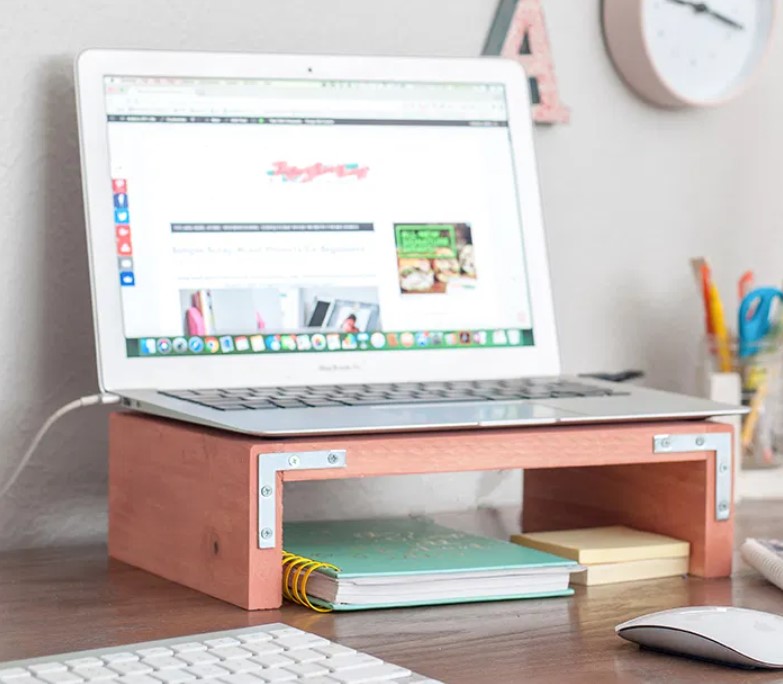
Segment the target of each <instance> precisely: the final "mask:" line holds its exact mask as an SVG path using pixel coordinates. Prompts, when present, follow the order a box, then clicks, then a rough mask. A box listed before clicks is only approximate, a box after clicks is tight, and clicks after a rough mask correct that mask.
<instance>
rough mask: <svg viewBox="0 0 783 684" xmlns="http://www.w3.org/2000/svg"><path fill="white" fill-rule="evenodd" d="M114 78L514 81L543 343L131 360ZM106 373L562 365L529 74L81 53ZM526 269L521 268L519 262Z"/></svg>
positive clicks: (537, 331)
mask: <svg viewBox="0 0 783 684" xmlns="http://www.w3.org/2000/svg"><path fill="white" fill-rule="evenodd" d="M105 76H142V77H143V76H150V77H154V76H171V77H193V78H198V77H213V78H227V77H235V78H299V79H316V80H321V79H338V80H373V79H377V80H386V81H389V80H395V81H411V82H413V81H422V82H440V81H443V82H461V83H501V84H503V85H504V86H505V89H506V96H507V103H508V107H509V117H508V122H509V130H510V134H511V141H512V148H513V156H514V162H515V173H516V177H517V185H518V196H519V198H520V208H519V211H520V216H521V221H522V226H523V234H524V251H525V265H524V267H525V268H526V269H527V273H528V286H529V291H530V301H531V308H532V312H531V313H532V320H533V333H534V338H535V344H534V345H533V346H530V347H516V348H486V349H481V348H478V349H476V348H470V349H427V350H400V351H365V352H319V353H317V354H316V353H288V354H285V353H270V354H268V355H267V354H258V355H236V356H231V355H226V356H221V355H215V356H207V357H193V356H183V357H155V358H150V357H128V356H126V343H125V336H124V332H123V322H122V307H121V300H120V287H119V282H118V278H117V268H116V255H115V242H114V233H113V223H112V220H111V219H112V216H113V208H112V197H111V192H109V188H110V187H111V185H110V184H111V174H110V163H109V147H108V135H107V122H106V106H105V100H104V90H103V88H104V77H105ZM76 78H77V105H78V113H79V128H80V141H81V158H82V177H83V184H84V198H85V213H86V222H87V244H88V250H89V257H90V269H91V287H92V300H93V316H94V320H95V334H96V352H97V360H98V375H99V380H100V384H101V387H102V389H104V390H106V391H116V390H123V389H124V390H131V389H178V388H179V389H182V388H201V387H218V386H220V387H247V386H263V385H300V384H337V383H355V382H392V381H410V380H417V381H438V380H460V379H463V380H467V379H475V378H487V379H491V378H501V377H509V376H528V375H556V374H558V373H559V372H560V360H559V355H558V345H557V335H556V329H555V320H554V311H553V305H552V293H551V286H550V280H549V268H548V262H547V254H546V243H545V236H544V229H543V220H542V215H541V203H540V194H539V187H538V178H537V169H536V163H535V155H534V147H533V136H532V124H531V119H530V101H529V92H528V84H527V83H528V82H527V78H526V76H525V74H524V72H522V70H521V67H520V66H519V65H518V64H517V63H515V62H513V61H510V60H504V59H500V58H481V59H456V58H405V57H403V58H400V57H361V58H358V57H338V56H329V57H326V56H304V55H255V54H253V55H251V54H238V53H237V54H231V53H202V52H194V53H185V52H159V51H125V50H87V51H85V52H83V53H82V54H81V55H80V56H79V57H78V59H77V63H76ZM520 266H522V264H520Z"/></svg>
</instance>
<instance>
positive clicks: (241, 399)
mask: <svg viewBox="0 0 783 684" xmlns="http://www.w3.org/2000/svg"><path fill="white" fill-rule="evenodd" d="M161 394H164V395H166V396H168V397H173V398H175V399H182V400H184V401H189V402H192V403H194V404H198V405H200V406H207V407H209V408H213V409H218V410H220V411H249V410H259V409H280V408H321V407H343V406H379V405H393V404H416V403H433V402H437V403H444V402H464V401H508V400H522V399H535V400H542V399H560V398H563V397H606V396H618V395H626V394H628V392H623V391H618V390H612V389H607V388H606V387H598V386H595V385H590V384H586V383H581V382H575V381H573V380H567V379H563V378H521V379H513V380H472V381H463V382H427V383H424V382H400V383H388V384H373V385H318V386H312V387H247V388H239V389H236V388H232V389H205V390H178V391H173V390H170V391H166V392H161Z"/></svg>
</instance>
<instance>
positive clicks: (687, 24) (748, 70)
mask: <svg viewBox="0 0 783 684" xmlns="http://www.w3.org/2000/svg"><path fill="white" fill-rule="evenodd" d="M774 3H775V0H707V2H698V1H696V0H603V7H602V19H603V29H604V36H605V39H606V44H607V48H608V50H609V54H610V56H611V58H612V61H613V62H614V64H615V66H616V68H617V70H618V71H619V72H620V74H621V75H622V77H623V78H624V79H625V81H626V82H627V83H628V85H629V86H630V87H631V88H632V89H633V90H634V91H636V92H637V93H638V94H639V95H640V96H641V97H643V98H644V99H645V100H647V101H649V102H651V103H653V104H656V105H659V106H662V107H697V106H707V105H716V104H721V103H723V102H726V101H727V100H729V99H731V98H733V97H736V96H737V95H739V94H740V93H741V92H742V90H743V89H744V88H745V87H746V86H747V84H748V82H749V81H750V80H751V77H752V76H753V75H754V74H755V73H756V72H757V71H758V69H759V67H760V66H761V63H762V61H763V58H764V55H765V54H766V51H767V48H768V46H769V43H770V40H771V37H772V28H773V25H774V21H775V7H774Z"/></svg>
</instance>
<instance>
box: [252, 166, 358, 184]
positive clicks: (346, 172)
mask: <svg viewBox="0 0 783 684" xmlns="http://www.w3.org/2000/svg"><path fill="white" fill-rule="evenodd" d="M369 171H370V167H369V166H359V164H335V165H333V166H330V165H328V164H322V163H321V162H316V163H315V164H311V165H310V166H295V165H293V164H289V163H288V162H284V161H277V162H273V163H272V168H271V169H270V170H269V171H267V172H266V174H267V176H269V177H270V178H282V179H283V180H284V181H293V182H298V183H310V182H311V181H314V180H315V179H316V178H322V177H324V176H331V177H333V178H355V179H356V180H362V179H364V178H367V174H368V173H369Z"/></svg>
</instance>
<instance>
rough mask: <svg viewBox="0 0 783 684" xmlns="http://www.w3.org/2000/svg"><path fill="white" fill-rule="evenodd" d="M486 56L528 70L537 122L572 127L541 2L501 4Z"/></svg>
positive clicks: (515, 0)
mask: <svg viewBox="0 0 783 684" xmlns="http://www.w3.org/2000/svg"><path fill="white" fill-rule="evenodd" d="M484 54H485V55H502V56H503V57H507V58H510V59H514V60H516V61H518V62H519V63H520V64H521V65H522V66H523V67H524V69H525V71H526V72H527V76H528V80H529V82H530V101H531V103H532V105H533V121H535V122H536V123H546V124H555V123H568V119H569V116H570V112H569V110H568V107H566V106H565V105H564V104H563V103H562V102H561V101H560V95H559V93H558V91H557V80H556V78H555V64H554V61H553V59H552V52H551V49H550V45H549V36H548V35H547V31H546V24H545V23H544V10H543V8H542V7H541V0H500V3H499V5H498V9H497V13H496V14H495V19H494V21H493V22H492V27H491V28H490V31H489V35H488V36H487V42H486V44H485V45H484Z"/></svg>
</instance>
